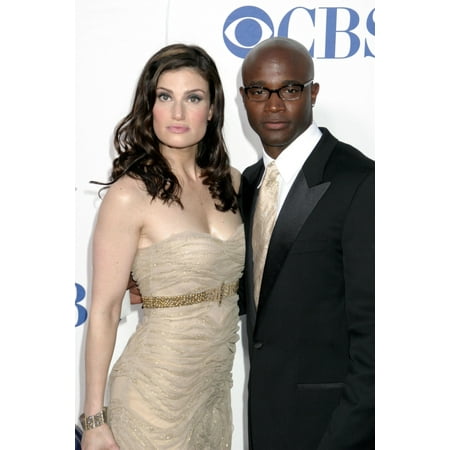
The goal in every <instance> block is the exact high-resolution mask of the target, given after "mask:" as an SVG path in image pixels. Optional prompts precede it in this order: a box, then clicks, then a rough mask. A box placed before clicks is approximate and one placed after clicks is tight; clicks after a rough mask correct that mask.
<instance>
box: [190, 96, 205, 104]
mask: <svg viewBox="0 0 450 450" xmlns="http://www.w3.org/2000/svg"><path fill="white" fill-rule="evenodd" d="M188 101H189V102H191V103H198V102H201V101H202V98H201V97H200V96H199V95H190V96H189V97H188Z"/></svg>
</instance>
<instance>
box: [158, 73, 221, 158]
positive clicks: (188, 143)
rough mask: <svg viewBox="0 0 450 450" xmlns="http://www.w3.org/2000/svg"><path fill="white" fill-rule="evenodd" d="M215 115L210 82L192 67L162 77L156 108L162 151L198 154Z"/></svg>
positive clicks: (164, 74) (160, 78) (159, 83)
mask: <svg viewBox="0 0 450 450" xmlns="http://www.w3.org/2000/svg"><path fill="white" fill-rule="evenodd" d="M212 115H213V107H212V105H211V101H210V95H209V88H208V83H207V81H206V80H205V79H204V78H203V77H202V76H201V75H200V74H199V73H198V72H197V71H196V70H195V69H191V68H188V67H185V68H181V69H177V70H168V71H166V72H163V73H162V74H161V76H160V77H159V80H158V84H157V87H156V100H155V104H154V106H153V128H154V130H155V133H156V136H157V138H158V139H159V141H160V143H161V146H162V150H163V149H164V147H166V148H178V149H186V148H193V149H195V150H196V148H197V144H198V143H199V142H200V141H201V140H202V139H203V137H204V135H205V133H206V128H207V124H208V120H210V119H211V117H212Z"/></svg>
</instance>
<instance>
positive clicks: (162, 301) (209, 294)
mask: <svg viewBox="0 0 450 450" xmlns="http://www.w3.org/2000/svg"><path fill="white" fill-rule="evenodd" d="M238 286H239V281H234V282H233V283H229V284H225V283H222V285H221V286H220V287H218V288H215V289H208V290H207V291H202V292H195V293H193V294H184V295H175V296H160V297H142V307H143V308H172V307H176V306H187V305H194V304H196V303H201V302H216V301H217V302H219V304H220V303H222V300H223V299H224V298H225V297H228V296H230V295H232V294H235V293H236V292H237V289H238Z"/></svg>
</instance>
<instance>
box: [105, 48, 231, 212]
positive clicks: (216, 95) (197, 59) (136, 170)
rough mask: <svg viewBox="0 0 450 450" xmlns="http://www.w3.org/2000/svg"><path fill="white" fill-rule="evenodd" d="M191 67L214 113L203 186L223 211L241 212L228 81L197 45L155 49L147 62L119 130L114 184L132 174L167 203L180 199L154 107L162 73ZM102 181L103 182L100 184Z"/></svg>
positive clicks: (199, 159)
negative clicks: (229, 137) (230, 146)
mask: <svg viewBox="0 0 450 450" xmlns="http://www.w3.org/2000/svg"><path fill="white" fill-rule="evenodd" d="M183 67H189V68H193V69H195V70H196V71H197V72H198V73H199V74H200V75H201V76H202V77H203V78H204V79H205V80H206V81H207V82H208V87H209V93H210V99H211V104H212V105H213V116H212V118H211V120H210V121H209V122H208V126H207V129H206V133H205V136H204V137H203V139H202V140H201V141H200V142H199V144H198V150H197V155H196V163H197V165H198V166H199V167H200V168H201V169H202V176H203V177H204V180H203V184H205V185H207V186H208V189H209V192H210V193H211V196H212V198H214V199H215V200H217V201H218V202H217V203H216V208H217V209H218V210H219V211H228V210H230V209H231V210H232V211H233V212H235V211H236V210H237V200H236V192H235V190H234V188H233V184H232V180H231V173H230V161H229V157H228V153H227V149H226V145H225V141H224V138H223V134H222V128H223V116H224V106H225V99H224V93H223V87H222V82H221V80H220V76H219V73H218V71H217V67H216V64H215V63H214V61H213V59H212V58H211V57H210V56H209V55H208V54H207V53H206V51H205V50H203V49H202V48H200V47H198V46H195V45H185V44H172V45H168V46H166V47H164V48H162V49H161V50H159V51H158V52H157V53H155V54H154V55H153V56H152V57H151V58H150V60H149V61H148V62H147V64H146V65H145V67H144V69H143V71H142V73H141V75H140V78H139V81H138V84H137V87H136V92H135V96H134V100H133V105H132V108H131V111H130V112H129V113H128V114H127V115H126V116H125V117H124V118H123V119H122V120H121V121H120V122H119V124H118V125H117V127H116V129H115V132H114V147H115V149H116V151H117V153H118V156H117V157H116V158H115V159H114V161H113V167H112V171H111V177H110V182H109V183H104V185H105V187H107V186H109V185H111V184H113V183H114V182H116V181H117V180H118V179H119V178H120V177H122V176H123V175H125V174H128V175H129V176H130V177H132V178H135V179H140V180H142V181H143V182H144V184H145V186H146V188H147V191H148V193H149V194H150V196H151V197H152V198H158V199H160V200H162V201H163V202H164V203H168V204H170V203H173V202H175V203H178V204H179V205H180V206H181V207H183V205H182V203H181V200H180V191H181V186H180V184H179V182H178V180H177V178H176V176H175V175H174V174H173V172H172V171H171V169H170V166H169V164H168V162H167V160H166V159H165V158H164V156H163V155H162V154H161V152H160V150H159V142H158V138H157V137H156V134H155V132H154V129H153V105H154V103H155V99H156V86H157V84H158V79H159V77H160V76H161V74H162V73H163V72H165V71H168V70H176V69H181V68H183ZM98 184H102V183H98Z"/></svg>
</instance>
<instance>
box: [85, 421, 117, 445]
mask: <svg viewBox="0 0 450 450" xmlns="http://www.w3.org/2000/svg"><path fill="white" fill-rule="evenodd" d="M81 449H82V450H120V448H119V446H118V445H117V443H116V441H115V439H114V436H113V434H112V431H111V428H109V426H108V425H107V424H106V423H105V424H103V425H100V426H99V427H96V428H93V429H92V430H87V431H84V432H83V438H82V439H81Z"/></svg>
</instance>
